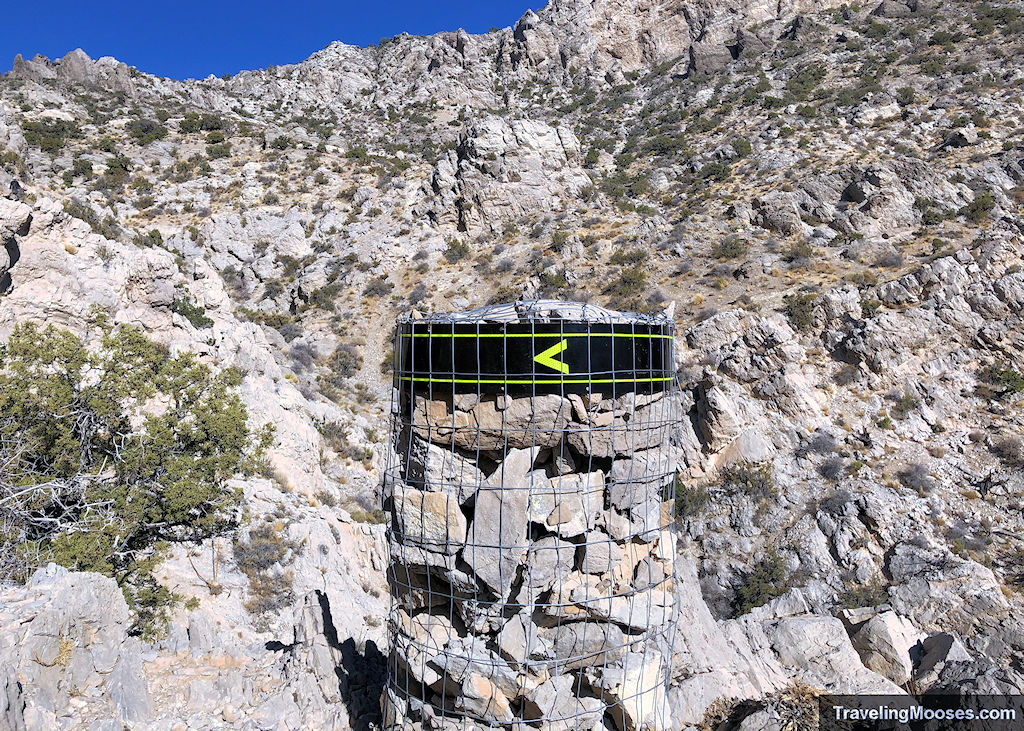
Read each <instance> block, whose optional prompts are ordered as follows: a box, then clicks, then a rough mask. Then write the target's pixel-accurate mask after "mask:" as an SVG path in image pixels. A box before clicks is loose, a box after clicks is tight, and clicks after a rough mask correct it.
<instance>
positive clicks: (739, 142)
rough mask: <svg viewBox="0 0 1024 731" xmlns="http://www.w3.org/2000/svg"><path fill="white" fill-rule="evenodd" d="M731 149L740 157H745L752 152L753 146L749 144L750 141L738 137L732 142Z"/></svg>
mask: <svg viewBox="0 0 1024 731" xmlns="http://www.w3.org/2000/svg"><path fill="white" fill-rule="evenodd" d="M732 149H733V150H734V151H735V152H736V154H737V155H739V156H740V157H747V156H748V155H749V154H750V153H751V152H753V151H754V146H753V145H751V144H750V140H748V139H745V138H743V137H740V138H737V139H735V140H733V141H732Z"/></svg>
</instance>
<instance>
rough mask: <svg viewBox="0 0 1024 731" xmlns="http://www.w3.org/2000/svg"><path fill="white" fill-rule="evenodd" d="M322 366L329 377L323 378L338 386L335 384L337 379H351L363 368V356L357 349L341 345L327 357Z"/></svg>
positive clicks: (348, 345) (352, 346)
mask: <svg viewBox="0 0 1024 731" xmlns="http://www.w3.org/2000/svg"><path fill="white" fill-rule="evenodd" d="M323 366H324V368H326V369H327V370H328V371H330V375H329V376H326V377H323V378H325V379H326V380H328V381H330V382H332V383H334V384H335V385H340V383H338V382H336V381H337V379H341V378H351V377H352V376H354V375H356V373H358V372H359V369H360V368H362V367H363V356H362V355H360V354H359V348H357V347H356V346H355V345H351V344H349V343H342V344H341V345H339V346H338V347H337V348H335V349H334V352H333V353H331V354H330V356H328V358H327V360H326V361H325V362H324V363H323Z"/></svg>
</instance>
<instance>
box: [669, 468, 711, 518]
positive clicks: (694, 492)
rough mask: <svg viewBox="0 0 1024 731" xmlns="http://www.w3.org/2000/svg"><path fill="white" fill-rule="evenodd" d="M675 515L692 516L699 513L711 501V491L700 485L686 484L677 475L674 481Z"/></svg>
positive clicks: (678, 516) (681, 516) (680, 516)
mask: <svg viewBox="0 0 1024 731" xmlns="http://www.w3.org/2000/svg"><path fill="white" fill-rule="evenodd" d="M673 484H674V487H675V495H674V497H675V501H676V517H677V518H680V519H683V518H692V517H696V516H698V515H700V514H701V513H703V512H704V510H705V508H707V506H708V504H709V503H710V502H711V493H710V492H708V489H707V488H706V487H704V486H702V485H695V486H692V487H691V486H690V485H687V484H686V483H685V482H683V480H681V479H680V478H679V476H678V475H677V476H676V478H675V482H674V483H673Z"/></svg>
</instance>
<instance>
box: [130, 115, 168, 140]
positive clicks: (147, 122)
mask: <svg viewBox="0 0 1024 731" xmlns="http://www.w3.org/2000/svg"><path fill="white" fill-rule="evenodd" d="M125 129H127V130H128V134H130V135H131V136H132V138H133V139H134V140H135V141H136V142H138V143H139V144H140V145H148V144H149V143H150V142H156V141H157V140H162V139H163V138H164V137H166V136H167V128H166V127H164V126H163V125H162V124H160V123H159V122H157V121H156V120H155V119H145V118H143V119H133V120H132V121H131V122H129V123H128V126H127V127H126V128H125Z"/></svg>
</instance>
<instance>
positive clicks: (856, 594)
mask: <svg viewBox="0 0 1024 731" xmlns="http://www.w3.org/2000/svg"><path fill="white" fill-rule="evenodd" d="M888 601H889V591H888V588H887V587H886V585H885V584H882V583H880V582H871V583H868V584H862V583H859V582H857V583H854V584H852V585H850V586H849V587H848V588H847V589H846V590H845V591H843V592H840V593H839V594H838V595H837V596H836V608H837V609H858V608H860V607H877V606H879V605H881V604H886V603H888Z"/></svg>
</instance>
